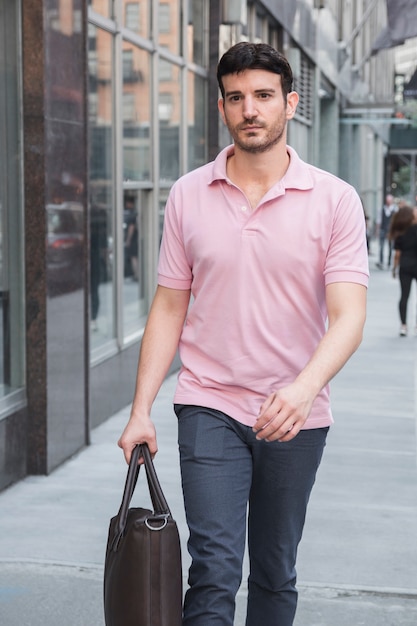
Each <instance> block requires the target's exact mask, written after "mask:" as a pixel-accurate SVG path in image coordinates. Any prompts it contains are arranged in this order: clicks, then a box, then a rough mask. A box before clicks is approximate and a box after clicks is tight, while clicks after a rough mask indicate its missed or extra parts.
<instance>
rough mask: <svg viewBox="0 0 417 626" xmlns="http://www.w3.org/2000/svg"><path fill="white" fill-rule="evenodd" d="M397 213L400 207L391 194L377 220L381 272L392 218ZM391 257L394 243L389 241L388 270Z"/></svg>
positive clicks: (378, 265)
mask: <svg viewBox="0 0 417 626" xmlns="http://www.w3.org/2000/svg"><path fill="white" fill-rule="evenodd" d="M396 211H398V207H397V205H396V204H395V203H394V196H392V195H391V194H388V195H387V196H386V197H385V204H384V206H383V207H381V210H380V212H379V215H378V216H377V220H376V226H377V236H378V239H379V263H377V264H376V266H377V267H378V268H379V269H380V270H382V269H384V251H385V241H386V239H387V237H388V233H389V228H390V224H391V219H392V216H393V215H394V213H395V212H396ZM391 255H392V241H391V240H390V239H388V264H387V267H388V268H389V267H390V265H391Z"/></svg>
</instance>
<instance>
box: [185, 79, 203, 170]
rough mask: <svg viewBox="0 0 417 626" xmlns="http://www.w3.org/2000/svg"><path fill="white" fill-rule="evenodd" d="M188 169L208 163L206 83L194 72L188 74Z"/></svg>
mask: <svg viewBox="0 0 417 626" xmlns="http://www.w3.org/2000/svg"><path fill="white" fill-rule="evenodd" d="M188 107H189V109H188V169H189V170H192V169H195V168H196V167H199V166H200V165H204V164H205V163H206V161H207V151H206V135H207V133H206V124H207V97H206V81H205V80H204V79H203V78H201V76H198V75H197V74H193V73H192V72H189V73H188Z"/></svg>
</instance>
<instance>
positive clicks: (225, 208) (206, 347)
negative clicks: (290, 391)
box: [158, 146, 369, 428]
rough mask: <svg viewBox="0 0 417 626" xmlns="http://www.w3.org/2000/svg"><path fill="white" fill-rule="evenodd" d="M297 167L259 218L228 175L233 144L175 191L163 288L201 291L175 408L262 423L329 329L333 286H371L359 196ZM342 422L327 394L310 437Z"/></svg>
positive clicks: (188, 330)
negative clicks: (272, 397) (271, 400)
mask: <svg viewBox="0 0 417 626" xmlns="http://www.w3.org/2000/svg"><path fill="white" fill-rule="evenodd" d="M287 150H288V153H289V155H290V157H291V158H290V165H289V167H288V170H287V172H286V174H285V176H284V177H283V178H282V180H280V181H279V182H278V183H277V184H276V185H274V186H273V187H272V189H270V190H269V191H268V193H267V194H266V195H265V196H264V197H263V198H262V200H261V202H260V203H259V205H258V206H257V207H256V209H255V210H251V208H250V204H249V202H248V200H247V198H246V196H245V195H244V193H243V192H242V191H241V190H240V189H239V188H238V187H237V186H236V185H234V184H233V183H232V182H231V181H230V180H229V179H228V178H227V174H226V161H227V157H228V155H229V154H231V153H232V152H233V146H229V147H228V148H226V149H224V150H223V151H222V152H220V154H219V155H218V157H217V158H216V160H215V161H213V162H212V163H209V164H207V165H205V166H203V167H201V168H199V169H197V170H194V171H192V172H190V173H188V174H186V175H185V176H183V177H182V178H181V179H179V180H178V181H177V182H176V183H175V184H174V186H173V187H172V190H171V193H170V195H169V198H168V202H167V205H166V212H165V225H164V235H163V239H162V245H161V252H160V260H159V268H158V283H159V284H160V285H162V286H164V287H169V288H172V289H191V292H192V296H193V298H192V303H191V306H190V310H189V313H188V316H187V320H186V323H185V326H184V329H183V332H182V335H181V339H180V344H179V352H180V357H181V361H182V368H181V371H180V373H179V377H178V385H177V389H176V393H175V397H174V401H175V402H176V403H178V404H194V405H199V406H206V407H210V408H213V409H218V410H220V411H223V412H224V413H226V414H228V415H229V416H231V417H232V418H234V419H236V420H238V421H239V422H241V423H243V424H247V425H249V426H252V425H253V424H254V422H255V420H256V418H257V416H258V413H259V409H260V406H261V404H262V402H263V401H264V399H265V398H266V397H267V396H268V395H269V394H270V393H272V392H273V391H276V390H277V389H279V388H280V387H282V386H284V385H286V384H288V383H291V382H292V381H294V379H295V377H296V376H297V375H298V374H299V372H300V371H301V370H302V368H303V367H304V366H305V365H306V363H307V361H308V360H309V359H310V357H311V356H312V354H313V352H314V351H315V349H316V347H317V344H318V343H319V341H320V339H321V338H322V336H323V334H324V333H325V330H326V319H327V314H326V304H325V286H326V285H327V284H329V283H332V282H353V283H359V284H361V285H365V286H367V284H368V276H369V272H368V253H367V248H366V237H365V219H364V213H363V208H362V204H361V202H360V200H359V197H358V195H357V193H356V192H355V190H354V189H353V187H351V186H350V185H348V184H347V183H345V182H343V181H342V180H340V179H339V178H337V177H336V176H333V175H332V174H329V173H327V172H324V171H322V170H319V169H317V168H316V167H313V166H311V165H308V164H307V163H304V162H303V161H302V160H301V159H300V158H299V157H298V155H297V153H296V152H295V151H294V150H293V149H292V148H289V147H288V148H287ZM332 421H333V419H332V415H331V410H330V403H329V389H328V386H327V387H326V388H324V389H323V390H322V391H321V393H320V394H319V395H318V396H317V398H316V400H315V402H314V405H313V408H312V411H311V414H310V416H309V418H308V420H307V422H306V424H305V426H304V428H319V427H322V426H328V425H329V424H331V423H332Z"/></svg>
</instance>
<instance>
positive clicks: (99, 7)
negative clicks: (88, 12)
mask: <svg viewBox="0 0 417 626" xmlns="http://www.w3.org/2000/svg"><path fill="white" fill-rule="evenodd" d="M112 4H113V2H112V0H88V6H89V7H91V8H92V9H93V11H95V12H96V13H99V15H102V16H103V17H111V7H112Z"/></svg>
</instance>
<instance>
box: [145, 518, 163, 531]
mask: <svg viewBox="0 0 417 626" xmlns="http://www.w3.org/2000/svg"><path fill="white" fill-rule="evenodd" d="M148 519H149V518H148V517H147V518H146V519H145V526H146V528H149V530H156V531H160V530H163V529H164V528H165V526H166V525H167V524H168V516H167V515H163V516H161V517H158V518H156V519H157V520H161V521H162V524H161V526H151V524H150V523H149V522H148ZM153 519H154V520H155V518H153Z"/></svg>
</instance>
